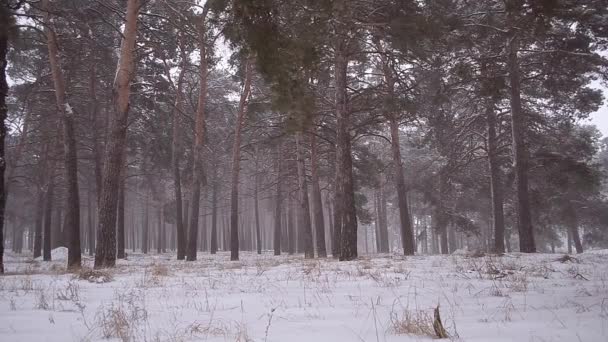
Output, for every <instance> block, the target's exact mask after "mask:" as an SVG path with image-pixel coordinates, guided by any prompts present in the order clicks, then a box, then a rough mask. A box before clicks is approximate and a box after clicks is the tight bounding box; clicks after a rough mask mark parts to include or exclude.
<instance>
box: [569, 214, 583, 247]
mask: <svg viewBox="0 0 608 342" xmlns="http://www.w3.org/2000/svg"><path fill="white" fill-rule="evenodd" d="M567 216H568V221H569V222H568V230H569V232H570V237H571V238H572V240H571V241H572V242H574V248H575V249H576V253H577V254H581V253H583V244H582V242H581V236H580V234H579V232H578V215H577V214H576V209H575V208H574V205H573V204H572V203H569V205H568V212H567ZM570 250H572V248H570Z"/></svg>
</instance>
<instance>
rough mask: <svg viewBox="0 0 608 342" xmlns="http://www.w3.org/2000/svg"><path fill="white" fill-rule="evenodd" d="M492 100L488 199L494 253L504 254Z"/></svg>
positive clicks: (496, 142)
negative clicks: (489, 201)
mask: <svg viewBox="0 0 608 342" xmlns="http://www.w3.org/2000/svg"><path fill="white" fill-rule="evenodd" d="M494 104H495V102H494V99H491V100H489V103H488V105H487V108H486V121H487V130H488V166H489V168H490V197H491V200H492V220H493V224H494V253H504V252H505V218H504V210H503V193H502V183H501V172H500V165H499V164H498V141H497V137H496V113H495V112H494Z"/></svg>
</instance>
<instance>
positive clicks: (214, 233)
mask: <svg viewBox="0 0 608 342" xmlns="http://www.w3.org/2000/svg"><path fill="white" fill-rule="evenodd" d="M217 183H218V179H217V164H216V165H214V166H213V184H212V185H211V191H212V192H211V242H210V248H209V249H210V251H211V254H216V253H217V192H218V189H217V188H218V184H217Z"/></svg>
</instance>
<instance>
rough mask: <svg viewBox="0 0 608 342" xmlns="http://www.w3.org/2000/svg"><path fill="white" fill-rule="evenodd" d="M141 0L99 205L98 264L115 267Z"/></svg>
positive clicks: (134, 5)
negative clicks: (122, 173)
mask: <svg viewBox="0 0 608 342" xmlns="http://www.w3.org/2000/svg"><path fill="white" fill-rule="evenodd" d="M139 10H140V0H128V2H127V13H126V23H125V25H124V31H123V37H124V38H123V40H122V44H121V49H120V59H119V61H118V66H117V71H116V78H115V79H114V98H113V104H114V118H113V120H112V122H111V125H110V135H109V139H108V143H107V145H106V151H105V159H104V163H103V181H102V188H101V196H100V198H99V208H98V213H99V214H98V221H99V222H98V226H97V246H96V248H95V252H96V253H95V268H101V267H114V266H115V264H116V231H115V225H116V213H117V204H118V188H119V183H120V174H121V170H122V168H123V163H124V149H125V145H126V139H127V124H128V117H129V95H130V91H129V88H130V85H131V80H132V79H133V76H134V74H135V60H134V58H135V56H134V50H135V38H136V36H137V16H138V14H139Z"/></svg>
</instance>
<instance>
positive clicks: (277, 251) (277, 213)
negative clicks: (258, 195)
mask: <svg viewBox="0 0 608 342" xmlns="http://www.w3.org/2000/svg"><path fill="white" fill-rule="evenodd" d="M281 152H282V151H281V144H280V143H279V145H278V146H277V151H276V154H275V160H274V162H275V169H276V172H277V192H276V197H275V207H274V241H273V246H272V248H274V255H281V216H282V215H281V204H282V203H281V201H282V198H281V176H282V175H281Z"/></svg>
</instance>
